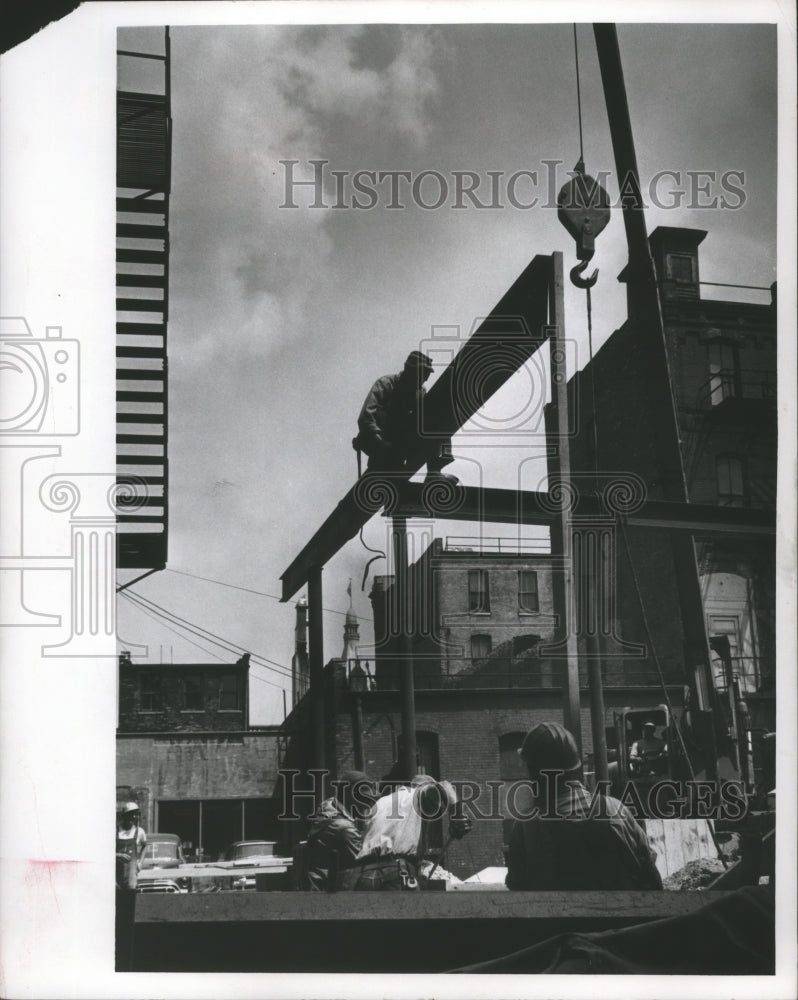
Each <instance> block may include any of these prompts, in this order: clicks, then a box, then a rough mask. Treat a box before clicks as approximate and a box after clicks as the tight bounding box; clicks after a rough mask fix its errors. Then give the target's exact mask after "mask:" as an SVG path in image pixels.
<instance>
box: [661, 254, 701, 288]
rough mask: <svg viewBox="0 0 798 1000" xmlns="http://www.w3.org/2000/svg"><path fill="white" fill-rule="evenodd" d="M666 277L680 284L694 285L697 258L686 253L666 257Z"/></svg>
mask: <svg viewBox="0 0 798 1000" xmlns="http://www.w3.org/2000/svg"><path fill="white" fill-rule="evenodd" d="M665 273H666V277H668V278H670V279H671V281H676V282H679V283H680V284H694V283H695V280H696V277H695V258H694V257H691V256H690V255H689V254H684V253H669V254H667V255H666V257H665Z"/></svg>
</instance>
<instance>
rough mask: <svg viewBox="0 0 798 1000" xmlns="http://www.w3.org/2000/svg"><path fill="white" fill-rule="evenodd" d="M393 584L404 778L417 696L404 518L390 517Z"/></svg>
mask: <svg viewBox="0 0 798 1000" xmlns="http://www.w3.org/2000/svg"><path fill="white" fill-rule="evenodd" d="M392 536H393V561H394V567H393V571H394V576H395V581H394V586H393V587H392V591H393V593H392V595H391V599H392V600H393V601H395V614H394V616H393V620H394V623H395V626H396V629H397V632H398V633H399V636H398V638H399V691H400V694H401V710H402V750H401V764H402V771H403V774H404V777H405V780H407V781H409V780H410V779H411V778H412V777H413V775H414V774H415V773H416V698H415V677H414V676H413V639H412V636H411V634H410V622H411V614H412V611H411V601H412V600H413V595H411V593H410V580H409V578H408V558H407V519H406V518H404V517H394V519H393V528H392Z"/></svg>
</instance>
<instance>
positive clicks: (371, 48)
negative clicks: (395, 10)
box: [350, 24, 402, 73]
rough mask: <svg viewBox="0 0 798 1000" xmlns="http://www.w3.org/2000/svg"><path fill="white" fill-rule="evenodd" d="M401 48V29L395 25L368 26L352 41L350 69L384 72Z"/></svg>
mask: <svg viewBox="0 0 798 1000" xmlns="http://www.w3.org/2000/svg"><path fill="white" fill-rule="evenodd" d="M401 48H402V33H401V29H400V28H399V26H398V25H396V24H374V25H368V26H367V27H365V28H364V29H363V31H362V32H361V33H360V34H359V35H357V36H356V37H355V38H353V39H352V41H351V42H350V49H351V51H352V58H351V60H350V66H351V67H352V69H358V70H361V69H371V70H375V71H376V72H377V73H380V72H382V71H383V70H386V69H387V68H388V67H389V66H390V65H391V63H392V62H393V61H394V60H395V59H396V57H397V56H398V55H399V51H400V50H401Z"/></svg>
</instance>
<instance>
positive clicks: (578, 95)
mask: <svg viewBox="0 0 798 1000" xmlns="http://www.w3.org/2000/svg"><path fill="white" fill-rule="evenodd" d="M574 62H575V63H576V107H577V111H578V113H579V161H580V163H584V162H585V153H584V149H583V144H582V89H581V87H580V86H579V42H578V41H577V38H576V24H574Z"/></svg>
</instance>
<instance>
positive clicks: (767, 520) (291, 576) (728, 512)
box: [281, 483, 776, 601]
mask: <svg viewBox="0 0 798 1000" xmlns="http://www.w3.org/2000/svg"><path fill="white" fill-rule="evenodd" d="M439 497H440V493H437V494H436V493H434V492H432V493H431V492H429V491H427V490H425V489H424V486H423V484H422V483H404V484H402V487H401V490H399V491H397V492H396V494H394V495H392V496H391V497H390V498H389V502H388V504H386V505H384V513H385V514H386V515H391V516H393V515H394V514H398V515H401V516H403V517H425V518H430V517H436V518H441V519H443V520H456V521H475V522H479V523H488V524H529V525H541V526H545V527H548V526H550V525H551V524H553V522H554V519H555V516H556V508H557V504H556V503H555V501H554V500H553V499H552V498H551V497H550V496H549V494H548V493H542V492H536V491H534V490H506V489H491V488H479V487H476V486H458V487H457V489H456V490H455V491H454V493H453V495H452V502H445V503H442V504H440V505H438V504H437V503H436V500H437V499H438V498H439ZM380 510H383V504H382V503H380V504H375V505H374V506H372V507H370V508H368V509H366V508H364V507H363V505H362V503H361V501H359V500H356V498H355V487H353V488H352V489H351V490H349V492H348V493H347V494H346V495H345V496H344V497H343V499H342V500H341V501H340V503H339V504H338V506H337V507H336V508H335V510H334V511H333V512H332V514H331V515H330V516H329V517H328V518H327V520H326V521H325V522H324V524H323V525H322V526H321V528H319V530H318V531H317V532H316V534H315V535H314V536H313V538H312V539H311V540H310V542H308V544H307V545H306V546H305V548H304V549H303V550H302V552H301V553H300V554H299V556H297V558H296V559H295V560H294V562H293V563H292V564H291V566H289V568H288V569H287V570H286V571H285V573H283V575H282V577H281V579H282V581H283V596H282V599H283V600H284V601H287V600H290V598H291V597H293V595H294V594H295V593H296V592H297V591H298V590H299V588H300V587H302V586H304V585H305V584H306V583H307V581H308V578H309V571H310V568H311V567H312V566H314V565H319V564H321V563H323V562H326V561H327V560H329V559H331V558H332V557H333V556H334V555H335V553H336V552H338V550H339V549H340V548H341V547H342V546H343V545H344V544H345V542H346V541H347V540H348V539H349V538H353V537H354V536H355V535H356V534H357V532H358V530H359V529H360V527H361V526H362V524H365V523H366V521H368V520H369V519H370V518H371V517H372V516H373V515H374V514H376V513H377V512H378V511H380ZM572 513H574V514H575V515H579V516H580V517H581V516H584V517H591V516H606V514H607V510H606V509H605V508H604V506H603V503H602V500H601V498H600V497H598V496H595V495H594V494H588V493H584V494H580V495H579V496H578V498H577V500H576V506H575V508H574V510H573V512H572ZM626 523H627V524H628V525H629V526H630V527H635V528H652V529H657V530H660V531H674V532H678V533H680V534H688V535H692V534H696V535H718V534H734V535H739V536H750V537H757V536H773V535H775V533H776V516H775V513H774V512H773V511H771V510H766V509H762V510H757V509H754V508H742V507H716V506H714V505H712V504H695V503H679V502H676V501H673V500H646V501H643V503H642V504H641V505H640V507H638V508H636V509H635V510H632V511H630V512H629V513H628V514H627V515H626ZM344 536H345V537H344Z"/></svg>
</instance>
